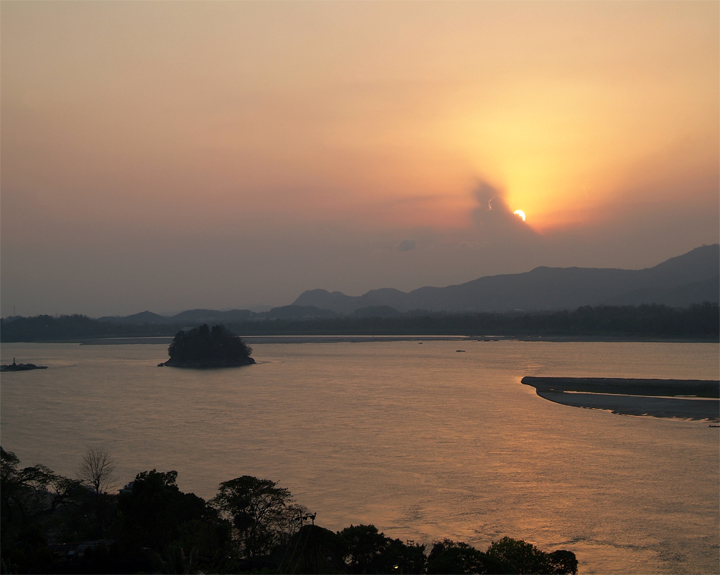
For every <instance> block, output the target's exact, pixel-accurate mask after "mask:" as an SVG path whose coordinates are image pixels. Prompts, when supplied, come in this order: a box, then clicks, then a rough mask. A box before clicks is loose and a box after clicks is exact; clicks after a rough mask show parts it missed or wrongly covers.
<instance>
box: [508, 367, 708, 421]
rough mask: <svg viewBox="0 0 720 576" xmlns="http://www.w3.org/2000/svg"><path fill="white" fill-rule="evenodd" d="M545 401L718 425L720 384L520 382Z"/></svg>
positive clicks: (574, 380) (626, 380) (538, 379)
mask: <svg viewBox="0 0 720 576" xmlns="http://www.w3.org/2000/svg"><path fill="white" fill-rule="evenodd" d="M522 383H523V384H527V385H529V386H533V387H534V388H535V389H536V392H537V395H538V396H540V397H541V398H545V399H546V400H550V401H552V402H557V403H558V404H564V405H566V406H576V407H580V408H591V409H597V410H609V411H611V412H613V413H614V414H625V415H631V416H654V417H656V418H685V419H691V420H709V421H713V422H718V421H720V399H719V398H718V397H719V396H720V394H719V391H720V382H719V381H717V380H669V379H668V380H663V379H640V378H560V377H556V378H553V377H532V376H526V377H525V378H523V379H522Z"/></svg>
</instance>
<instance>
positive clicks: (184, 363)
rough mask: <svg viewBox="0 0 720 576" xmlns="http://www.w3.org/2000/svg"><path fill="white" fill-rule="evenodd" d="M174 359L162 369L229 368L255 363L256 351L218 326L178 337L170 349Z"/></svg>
mask: <svg viewBox="0 0 720 576" xmlns="http://www.w3.org/2000/svg"><path fill="white" fill-rule="evenodd" d="M168 354H169V355H170V359H169V360H168V361H167V362H162V363H160V364H158V366H172V367H175V368H229V367H233V366H247V365H248V364H255V360H254V359H253V358H251V357H250V354H252V348H250V347H249V346H247V345H246V344H245V342H243V340H242V338H240V337H239V336H236V335H235V334H233V333H232V332H230V331H229V330H228V329H227V328H225V326H223V325H221V324H218V325H216V326H213V327H212V329H210V328H209V327H208V325H207V324H203V325H202V326H200V327H199V328H193V329H192V330H189V331H187V332H185V331H184V330H181V331H180V332H178V333H177V334H175V338H174V339H173V341H172V343H171V344H170V347H169V348H168Z"/></svg>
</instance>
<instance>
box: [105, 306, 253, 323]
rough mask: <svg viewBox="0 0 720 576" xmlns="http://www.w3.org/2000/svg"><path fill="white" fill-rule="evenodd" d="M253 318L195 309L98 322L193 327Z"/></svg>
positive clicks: (247, 312) (239, 312) (239, 313)
mask: <svg viewBox="0 0 720 576" xmlns="http://www.w3.org/2000/svg"><path fill="white" fill-rule="evenodd" d="M254 316H255V313H254V312H250V310H226V311H220V310H205V309H203V308H197V309H195V310H186V311H185V312H180V313H179V314H175V315H174V316H161V315H160V314H155V313H154V312H147V311H145V312H139V313H138V314H131V315H130V316H103V317H102V318H98V320H100V321H103V322H112V323H113V324H134V325H138V326H141V325H143V324H173V325H177V326H180V327H184V326H194V325H196V324H198V325H199V324H223V323H225V324H228V323H231V322H244V321H246V320H250V319H251V318H253V317H254Z"/></svg>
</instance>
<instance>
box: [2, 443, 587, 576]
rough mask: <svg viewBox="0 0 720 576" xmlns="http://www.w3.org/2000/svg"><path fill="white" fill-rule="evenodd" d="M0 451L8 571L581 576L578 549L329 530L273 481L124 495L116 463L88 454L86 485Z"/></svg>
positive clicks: (160, 479) (139, 485)
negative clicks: (210, 491) (481, 545)
mask: <svg viewBox="0 0 720 576" xmlns="http://www.w3.org/2000/svg"><path fill="white" fill-rule="evenodd" d="M0 454H1V456H2V484H1V486H0V488H1V491H2V492H1V493H2V500H1V503H2V514H1V516H2V562H1V566H0V568H1V569H2V573H3V574H270V573H272V574H577V566H578V563H577V559H576V557H575V554H574V553H573V552H570V551H568V550H555V551H552V552H544V551H542V550H539V549H538V548H537V547H535V546H534V545H532V544H530V543H528V542H525V541H523V540H515V539H513V538H509V537H504V538H502V539H500V540H498V541H496V542H492V544H491V545H490V546H489V547H488V548H487V550H485V551H481V550H478V549H476V548H475V547H473V546H470V545H468V544H466V543H464V542H457V541H453V540H450V539H443V540H441V541H436V542H433V543H432V545H430V546H427V545H425V544H420V543H415V542H413V541H408V540H406V541H403V540H400V539H397V538H395V539H393V538H390V537H388V536H385V535H384V534H383V533H382V532H380V531H379V530H378V529H377V528H376V527H375V526H373V525H371V524H358V525H353V524H351V525H350V526H348V527H347V528H344V529H342V530H339V531H336V532H333V531H332V530H328V529H326V528H322V527H321V526H319V525H317V524H316V523H315V520H316V518H317V514H315V513H312V514H311V513H310V511H309V510H307V509H306V508H305V507H303V506H302V505H300V504H298V503H296V502H295V500H294V498H293V496H292V494H291V492H290V490H288V489H287V488H283V487H280V486H278V483H277V482H273V481H272V480H268V479H260V478H256V477H254V476H240V477H238V478H234V479H232V480H228V481H226V482H222V483H220V485H219V487H218V492H217V495H216V496H215V497H214V498H212V499H210V500H207V501H206V500H204V499H203V498H200V497H199V496H196V495H195V494H193V493H184V492H182V491H181V490H180V489H179V487H178V485H177V472H176V471H174V470H171V471H168V472H158V471H157V470H149V471H144V472H140V473H139V474H137V475H136V476H135V479H134V480H133V481H132V482H130V483H128V484H126V485H125V487H124V488H122V489H121V490H119V491H118V492H114V491H113V488H114V485H115V482H116V476H115V474H114V471H115V467H116V461H115V460H114V458H113V457H112V455H111V454H110V453H109V452H108V451H107V450H105V449H103V448H92V447H89V448H88V449H87V452H86V453H85V454H84V456H83V457H82V461H81V465H80V467H79V470H78V476H79V478H78V479H73V478H68V477H65V476H62V475H59V474H56V473H54V472H53V471H52V470H50V469H49V468H47V467H46V466H42V465H35V466H29V467H24V468H23V467H21V466H20V460H19V459H18V457H17V456H16V455H15V454H14V453H13V452H6V451H5V450H3V449H2V448H0Z"/></svg>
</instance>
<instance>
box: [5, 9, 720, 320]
mask: <svg viewBox="0 0 720 576" xmlns="http://www.w3.org/2000/svg"><path fill="white" fill-rule="evenodd" d="M0 10H1V20H2V21H1V30H0V31H1V34H2V37H1V43H2V45H1V49H2V70H1V72H2V78H1V80H2V93H1V97H2V100H1V110H0V120H1V128H2V131H1V145H2V148H1V161H2V172H1V176H0V178H1V181H0V184H1V186H2V205H1V208H2V247H1V249H2V254H1V255H2V279H1V280H2V284H1V288H2V292H1V313H2V316H8V315H10V314H12V313H13V307H15V311H16V313H17V314H20V315H24V316H28V315H35V314H41V313H49V314H61V313H83V314H88V315H90V316H100V315H106V314H130V313H134V312H139V311H141V310H146V309H148V310H152V311H155V312H170V311H179V310H184V309H189V308H216V309H222V308H244V307H252V306H257V305H262V304H265V305H283V304H289V303H291V302H292V301H293V300H294V299H295V298H296V297H297V296H298V295H299V294H300V293H301V292H302V291H304V290H306V289H312V288H325V289H327V290H340V291H342V292H345V293H347V294H351V295H359V294H362V293H364V292H365V291H367V290H369V289H373V288H382V287H392V288H398V289H400V290H412V289H414V288H418V287H420V286H424V285H435V286H446V285H448V284H456V283H461V282H466V281H468V280H472V279H474V278H478V277H480V276H485V275H490V274H498V273H514V272H523V271H526V270H529V269H531V268H533V267H535V266H539V265H550V266H598V267H621V268H643V267H648V266H653V265H655V264H657V263H659V262H661V261H663V260H666V259H667V258H670V257H672V256H677V255H679V254H682V253H684V252H687V251H689V250H691V249H692V248H695V247H697V246H699V245H701V244H711V243H715V242H718V237H719V234H720V232H719V225H718V180H719V177H720V170H719V167H718V163H719V161H718V158H719V157H720V146H719V144H718V142H719V140H720V138H719V137H720V134H719V126H720V99H719V87H720V73H719V70H720V56H719V55H720V42H719V34H720V33H719V30H720V5H718V3H716V2H622V3H621V2H281V1H279V2H180V3H170V2H99V3H91V2H9V1H4V2H2V4H1V6H0ZM518 209H519V210H523V211H524V212H525V214H526V216H527V219H526V221H525V222H524V223H523V221H522V220H521V219H520V218H519V217H518V216H516V215H514V214H513V212H514V211H515V210H518Z"/></svg>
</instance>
